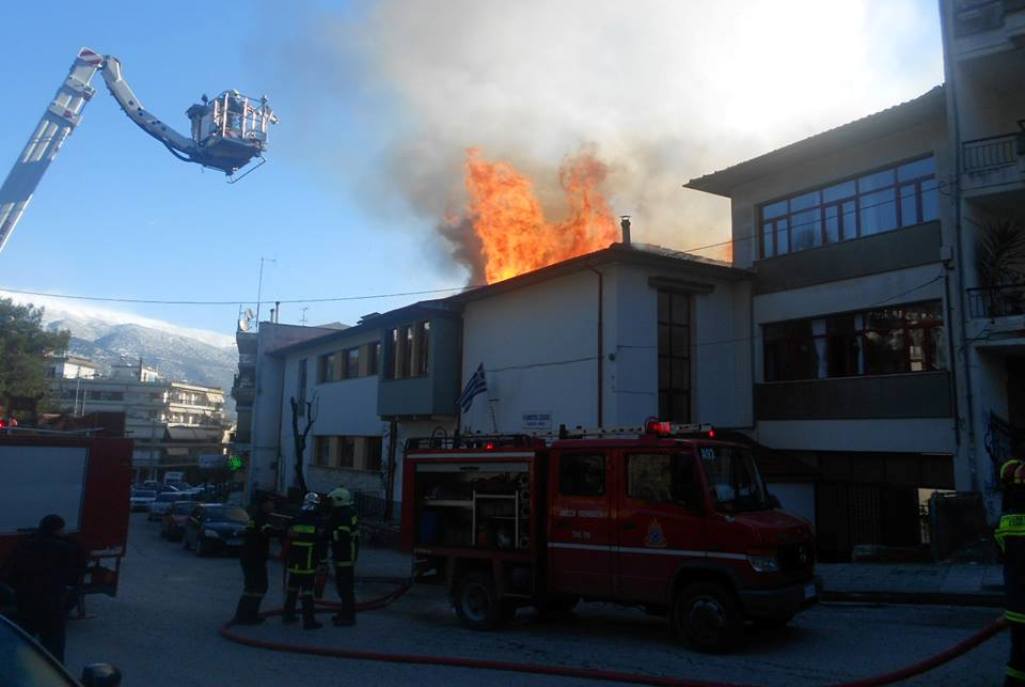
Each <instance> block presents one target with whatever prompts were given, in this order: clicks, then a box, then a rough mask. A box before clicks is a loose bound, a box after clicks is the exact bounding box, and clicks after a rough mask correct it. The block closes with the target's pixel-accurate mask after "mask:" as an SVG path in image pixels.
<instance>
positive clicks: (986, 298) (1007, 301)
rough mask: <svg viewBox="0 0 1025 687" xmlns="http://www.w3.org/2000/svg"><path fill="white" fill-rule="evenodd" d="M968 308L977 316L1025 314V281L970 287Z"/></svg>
mask: <svg viewBox="0 0 1025 687" xmlns="http://www.w3.org/2000/svg"><path fill="white" fill-rule="evenodd" d="M968 310H969V312H970V313H971V316H972V317H976V318H990V319H992V318H994V317H1013V316H1015V315H1025V282H1023V283H1019V284H1002V285H1000V286H986V287H980V288H976V289H968Z"/></svg>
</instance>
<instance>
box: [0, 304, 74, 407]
mask: <svg viewBox="0 0 1025 687" xmlns="http://www.w3.org/2000/svg"><path fill="white" fill-rule="evenodd" d="M70 339H71V333H70V332H68V331H61V332H48V331H46V330H45V329H43V309H42V308H37V307H35V306H33V305H17V304H16V303H15V302H14V301H12V300H11V299H9V298H0V405H2V406H3V407H4V409H5V410H6V412H10V410H11V409H12V407H14V406H21V407H26V406H27V407H29V408H30V409H34V408H35V407H36V405H37V404H38V403H39V401H40V400H42V399H43V398H44V397H46V396H47V394H48V392H49V384H48V383H47V379H46V357H47V356H48V355H51V354H53V353H59V352H62V351H65V350H67V347H68V342H69V340H70Z"/></svg>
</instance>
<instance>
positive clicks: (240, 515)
mask: <svg viewBox="0 0 1025 687" xmlns="http://www.w3.org/2000/svg"><path fill="white" fill-rule="evenodd" d="M206 519H207V520H213V521H215V522H237V523H247V522H249V515H248V514H247V513H246V512H245V511H244V510H242V509H241V508H239V507H238V506H211V507H209V508H207V509H206Z"/></svg>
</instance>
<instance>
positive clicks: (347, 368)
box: [342, 348, 359, 379]
mask: <svg viewBox="0 0 1025 687" xmlns="http://www.w3.org/2000/svg"><path fill="white" fill-rule="evenodd" d="M352 377H359V348H347V349H346V350H344V351H342V379H351V378H352Z"/></svg>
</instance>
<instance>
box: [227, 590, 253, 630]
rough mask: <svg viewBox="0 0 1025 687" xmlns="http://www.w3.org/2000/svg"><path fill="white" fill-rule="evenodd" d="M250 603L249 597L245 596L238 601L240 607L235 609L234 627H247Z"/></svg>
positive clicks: (232, 620)
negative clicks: (247, 608) (248, 605)
mask: <svg viewBox="0 0 1025 687" xmlns="http://www.w3.org/2000/svg"><path fill="white" fill-rule="evenodd" d="M248 602H249V597H248V596H246V595H245V594H243V595H242V597H241V598H240V599H239V600H238V606H236V607H235V617H234V618H232V619H231V624H232V625H245V624H246V607H247V604H248Z"/></svg>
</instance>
